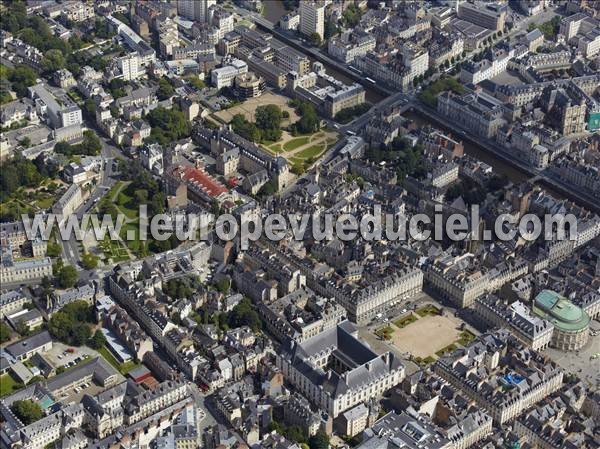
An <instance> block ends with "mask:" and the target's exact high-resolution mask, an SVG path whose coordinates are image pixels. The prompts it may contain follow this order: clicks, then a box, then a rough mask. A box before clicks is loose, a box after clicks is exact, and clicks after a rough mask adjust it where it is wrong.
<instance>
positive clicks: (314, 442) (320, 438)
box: [308, 430, 329, 449]
mask: <svg viewBox="0 0 600 449" xmlns="http://www.w3.org/2000/svg"><path fill="white" fill-rule="evenodd" d="M308 445H309V447H310V449H328V448H329V436H328V435H327V434H326V433H325V432H323V431H322V430H319V431H318V432H317V433H316V434H315V435H313V436H312V437H310V439H309V440H308Z"/></svg>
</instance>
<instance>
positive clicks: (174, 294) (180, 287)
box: [163, 275, 202, 299]
mask: <svg viewBox="0 0 600 449" xmlns="http://www.w3.org/2000/svg"><path fill="white" fill-rule="evenodd" d="M201 285H202V282H201V281H200V278H199V277H198V276H195V275H189V276H183V277H179V278H175V279H171V280H169V281H167V283H166V284H165V285H164V286H163V291H164V293H166V294H167V295H169V296H170V297H171V298H173V299H180V298H189V297H190V296H192V294H193V293H194V292H195V291H196V290H198V288H200V286H201Z"/></svg>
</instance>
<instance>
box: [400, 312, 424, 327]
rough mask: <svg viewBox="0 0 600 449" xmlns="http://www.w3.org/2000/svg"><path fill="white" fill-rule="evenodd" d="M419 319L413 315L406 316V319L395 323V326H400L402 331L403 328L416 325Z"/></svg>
mask: <svg viewBox="0 0 600 449" xmlns="http://www.w3.org/2000/svg"><path fill="white" fill-rule="evenodd" d="M418 319H419V318H418V317H416V316H414V315H413V314H412V313H411V314H410V315H408V316H405V317H404V318H400V319H399V320H396V321H394V324H395V325H396V326H398V327H399V328H400V329H402V328H403V327H406V326H408V325H409V324H411V323H414V322H415V321H417V320H418Z"/></svg>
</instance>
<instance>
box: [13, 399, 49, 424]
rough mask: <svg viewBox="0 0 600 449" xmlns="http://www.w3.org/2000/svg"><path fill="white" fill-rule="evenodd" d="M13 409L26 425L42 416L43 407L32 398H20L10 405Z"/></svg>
mask: <svg viewBox="0 0 600 449" xmlns="http://www.w3.org/2000/svg"><path fill="white" fill-rule="evenodd" d="M10 409H11V411H12V412H13V413H14V414H15V416H16V417H17V418H19V419H20V420H21V422H22V423H23V424H25V425H26V426H27V425H29V424H31V423H34V422H36V421H38V420H39V419H41V418H42V415H43V414H42V407H40V404H38V403H37V402H35V401H32V400H31V399H19V400H16V401H15V402H13V403H12V404H11V406H10Z"/></svg>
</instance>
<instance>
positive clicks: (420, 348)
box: [392, 315, 461, 358]
mask: <svg viewBox="0 0 600 449" xmlns="http://www.w3.org/2000/svg"><path fill="white" fill-rule="evenodd" d="M460 324H461V321H460V320H458V319H456V318H454V317H452V316H441V315H433V316H432V315H429V316H425V317H422V318H419V319H418V320H417V321H415V322H414V323H411V324H409V325H407V326H405V327H403V328H401V329H398V328H396V327H395V326H394V334H393V336H392V342H393V344H394V346H396V347H397V348H398V349H399V350H400V351H402V352H410V353H411V354H412V355H413V356H415V357H421V358H426V357H429V356H432V355H434V354H435V353H436V352H437V351H439V350H440V349H443V348H445V347H446V346H448V345H450V344H452V343H454V342H455V341H456V340H458V339H459V338H460V333H461V331H460V328H459V327H460ZM392 326H393V325H392Z"/></svg>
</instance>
